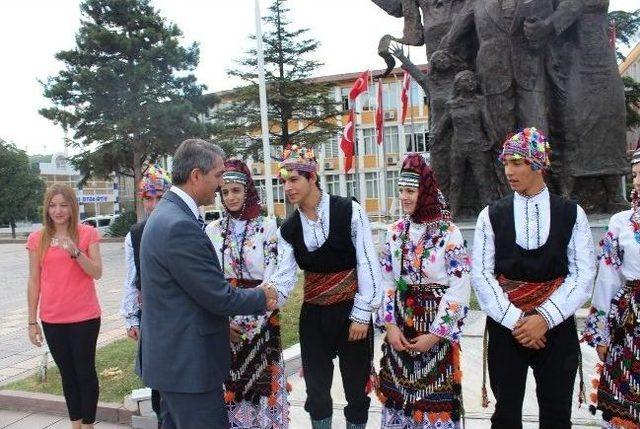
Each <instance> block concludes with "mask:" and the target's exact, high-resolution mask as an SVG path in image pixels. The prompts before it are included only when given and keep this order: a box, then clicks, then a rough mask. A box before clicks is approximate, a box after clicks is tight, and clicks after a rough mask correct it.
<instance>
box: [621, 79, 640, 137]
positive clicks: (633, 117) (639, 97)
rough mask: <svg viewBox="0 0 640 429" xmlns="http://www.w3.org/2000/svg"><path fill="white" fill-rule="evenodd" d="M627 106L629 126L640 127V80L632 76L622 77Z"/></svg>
mask: <svg viewBox="0 0 640 429" xmlns="http://www.w3.org/2000/svg"><path fill="white" fill-rule="evenodd" d="M622 82H623V83H624V98H625V101H626V107H627V127H628V128H635V127H640V82H638V81H636V80H634V79H633V78H631V77H630V76H624V77H623V78H622Z"/></svg>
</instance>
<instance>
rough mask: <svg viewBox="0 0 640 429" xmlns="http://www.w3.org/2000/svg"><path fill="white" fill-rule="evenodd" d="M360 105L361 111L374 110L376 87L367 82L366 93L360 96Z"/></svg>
mask: <svg viewBox="0 0 640 429" xmlns="http://www.w3.org/2000/svg"><path fill="white" fill-rule="evenodd" d="M360 105H361V106H362V110H363V111H367V110H375V109H376V86H375V85H372V84H371V82H369V85H368V86H367V92H365V93H363V94H362V95H361V96H360Z"/></svg>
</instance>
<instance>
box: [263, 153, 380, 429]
mask: <svg viewBox="0 0 640 429" xmlns="http://www.w3.org/2000/svg"><path fill="white" fill-rule="evenodd" d="M283 158H284V159H283V161H282V162H281V168H280V177H281V180H282V181H283V182H284V191H285V194H286V195H287V198H288V199H289V202H291V203H292V204H297V205H298V209H297V210H296V211H295V212H294V213H293V214H292V215H291V216H289V218H287V220H286V221H285V222H284V223H283V224H282V226H281V227H280V229H279V230H278V268H277V271H276V273H275V274H274V276H273V277H271V283H272V284H273V286H275V287H276V288H277V289H278V291H279V294H280V298H279V300H280V304H283V303H284V301H285V300H286V299H287V297H288V295H289V293H290V292H291V291H292V290H293V288H294V286H295V284H296V281H297V271H298V268H301V269H302V270H303V271H304V304H303V305H302V310H301V313H300V347H301V357H302V368H303V372H304V376H305V382H306V388H307V400H306V403H305V410H306V411H307V412H308V413H309V414H310V415H311V421H312V427H313V428H314V429H320V428H330V427H331V416H332V412H333V402H332V399H331V381H332V374H333V358H334V357H335V356H336V355H337V356H338V357H339V359H340V372H341V374H342V385H343V387H344V391H345V396H346V399H347V406H346V407H345V409H344V414H345V417H346V420H347V428H349V429H356V428H364V427H365V426H366V423H367V417H368V411H369V404H370V401H371V399H370V398H369V397H368V396H367V392H366V387H367V382H368V380H369V377H370V372H371V361H372V358H373V356H372V327H371V316H372V313H373V312H375V311H376V310H377V309H378V307H379V306H380V302H381V300H382V289H381V283H380V266H379V264H378V260H377V255H376V252H375V247H374V244H373V240H372V237H371V229H370V226H369V220H368V219H367V216H366V213H365V212H364V210H363V209H362V207H361V206H360V204H358V203H357V202H355V201H352V200H351V199H350V198H343V197H339V196H335V195H328V194H327V193H325V192H323V191H322V190H321V189H320V187H319V184H318V180H319V178H318V175H317V163H316V160H315V157H314V155H313V151H312V150H310V149H307V148H305V147H301V146H298V145H294V146H292V147H291V148H288V149H285V151H284V156H283Z"/></svg>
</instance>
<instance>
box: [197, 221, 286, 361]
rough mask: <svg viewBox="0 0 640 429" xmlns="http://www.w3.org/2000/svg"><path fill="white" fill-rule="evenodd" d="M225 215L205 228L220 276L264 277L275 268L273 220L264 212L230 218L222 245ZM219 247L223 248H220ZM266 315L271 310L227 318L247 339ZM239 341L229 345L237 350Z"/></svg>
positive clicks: (261, 325) (256, 332)
mask: <svg viewBox="0 0 640 429" xmlns="http://www.w3.org/2000/svg"><path fill="white" fill-rule="evenodd" d="M227 219H228V218H226V217H225V218H222V219H219V220H217V221H215V222H211V223H210V224H209V225H208V226H207V227H206V229H205V232H206V234H207V236H208V237H209V239H210V240H211V242H212V243H213V247H214V249H215V251H216V255H217V256H218V262H219V263H220V264H221V265H224V266H222V270H223V272H224V277H225V278H226V279H239V278H242V279H245V280H264V281H267V280H268V279H269V277H271V275H272V274H273V271H274V270H275V267H276V259H277V256H278V249H277V243H278V239H277V236H276V231H277V229H278V226H277V224H276V220H275V219H274V218H272V217H267V216H258V217H256V218H255V219H251V220H250V221H246V220H236V219H233V218H231V222H230V224H229V236H228V237H227V238H226V246H224V244H225V237H224V235H225V234H226V231H225V229H226V227H227ZM243 242H244V245H243ZM240 246H243V251H242V261H241V260H240ZM223 247H225V248H224V249H223ZM223 252H224V253H223ZM223 256H224V258H223ZM223 261H224V262H223ZM240 270H242V271H240ZM270 316H271V312H267V313H262V314H249V315H236V316H233V317H231V318H230V320H231V321H232V322H233V323H234V324H235V325H237V326H239V327H240V328H241V329H242V332H243V333H244V335H245V336H246V337H247V338H248V339H250V340H251V339H253V338H254V337H255V336H256V335H259V333H260V332H262V330H264V329H265V326H267V322H268V320H269V317H270ZM243 344H244V342H243V343H238V344H234V345H232V348H234V350H237V349H239V348H240V347H242V346H243Z"/></svg>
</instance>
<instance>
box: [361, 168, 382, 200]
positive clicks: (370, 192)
mask: <svg viewBox="0 0 640 429" xmlns="http://www.w3.org/2000/svg"><path fill="white" fill-rule="evenodd" d="M364 182H365V185H366V187H367V198H378V197H379V195H378V172H377V171H376V172H373V173H364Z"/></svg>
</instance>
